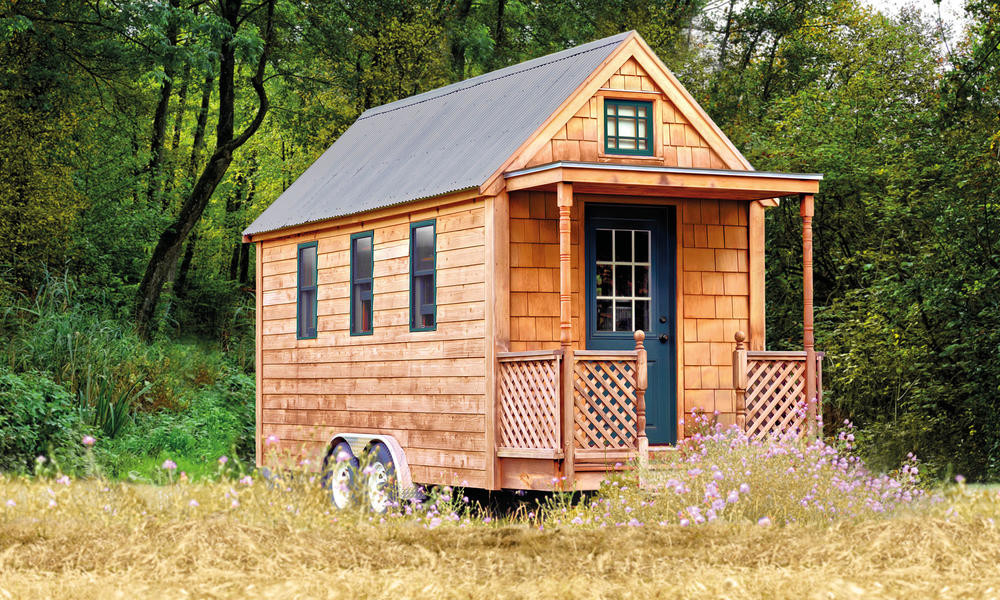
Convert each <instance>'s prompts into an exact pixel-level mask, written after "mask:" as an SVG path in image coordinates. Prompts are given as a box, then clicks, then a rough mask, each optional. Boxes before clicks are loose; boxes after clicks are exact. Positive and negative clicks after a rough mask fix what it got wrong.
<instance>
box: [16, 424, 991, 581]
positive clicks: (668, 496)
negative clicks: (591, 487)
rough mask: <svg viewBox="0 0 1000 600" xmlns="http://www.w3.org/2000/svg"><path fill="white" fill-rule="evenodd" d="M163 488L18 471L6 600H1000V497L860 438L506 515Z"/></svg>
mask: <svg viewBox="0 0 1000 600" xmlns="http://www.w3.org/2000/svg"><path fill="white" fill-rule="evenodd" d="M91 441H92V440H91ZM838 444H839V445H838ZM43 464H44V463H43ZM640 474H641V476H642V478H643V481H644V484H643V485H642V486H639V485H637V484H638V478H637V475H640ZM160 475H161V477H159V479H160V481H159V485H152V484H148V483H147V484H136V483H123V482H110V481H107V480H105V479H102V478H92V479H86V480H71V479H70V478H68V477H65V476H62V475H61V474H60V473H58V470H57V469H50V470H48V471H46V470H45V469H44V468H40V472H39V473H38V474H36V476H34V477H18V478H12V477H3V476H0V598H113V597H123V598H186V597H190V598H246V597H251V598H255V597H268V598H608V599H620V598H732V599H736V598H789V599H792V598H794V599H802V598H806V599H811V598H816V599H831V598H832V599H838V598H866V599H867V598H876V599H878V598H906V599H907V600H914V599H919V598H974V599H985V598H1000V567H998V565H1000V529H998V523H1000V489H998V488H996V487H992V488H991V487H974V486H967V485H965V484H964V483H961V482H960V483H958V484H953V485H950V486H948V487H945V488H937V489H928V488H927V487H926V486H922V485H921V484H920V481H919V466H918V462H917V461H916V459H913V458H911V459H910V461H909V462H908V463H906V464H904V465H902V466H901V467H900V468H899V469H898V470H896V471H894V472H892V473H888V474H884V475H876V474H872V473H870V472H868V471H867V469H865V467H864V465H863V464H861V462H860V461H858V460H857V459H856V458H855V457H853V456H852V455H851V454H850V436H849V434H845V435H842V436H840V438H839V441H835V442H833V443H832V445H831V444H827V443H824V442H822V441H815V442H811V443H808V444H806V443H803V442H800V441H798V440H796V439H791V438H789V439H786V440H780V441H770V442H760V441H758V440H748V439H746V438H745V437H744V436H743V435H742V434H739V433H734V432H724V431H722V430H716V431H715V432H708V433H706V434H705V435H700V434H699V435H696V436H694V437H693V438H691V439H689V440H687V441H685V442H684V444H683V445H682V446H681V447H679V449H678V451H677V452H676V453H673V454H671V456H669V457H667V458H666V459H664V461H663V462H662V463H655V464H653V465H651V468H650V469H648V470H645V469H640V470H639V471H631V472H627V473H625V474H623V475H620V476H615V477H612V478H611V480H610V481H608V482H607V483H606V485H605V486H604V487H603V488H602V489H601V491H600V492H598V493H596V494H593V495H589V496H587V497H584V498H582V499H577V501H571V499H572V498H571V497H572V495H571V494H568V493H567V494H555V495H553V496H549V497H547V500H546V501H545V502H544V503H539V502H538V501H537V500H536V501H535V504H521V505H520V506H517V507H515V508H513V509H508V510H506V511H504V512H498V511H492V512H491V511H488V510H486V509H483V508H481V507H480V505H479V504H478V503H477V501H476V500H475V499H473V500H472V501H470V500H469V499H468V498H467V497H464V496H463V495H462V492H461V490H452V489H450V488H442V489H435V490H432V491H431V494H430V497H429V498H428V499H427V500H426V501H425V502H423V503H422V504H414V503H407V502H404V503H402V505H401V506H399V507H398V508H396V509H393V510H392V511H390V513H389V514H387V515H385V516H381V517H380V516H374V515H371V514H370V513H367V512H365V511H363V510H360V509H354V510H346V511H336V510H334V509H333V508H332V507H331V504H330V501H329V496H328V493H327V492H325V491H324V490H322V489H321V488H320V486H319V485H318V482H317V481H316V477H315V476H310V475H301V474H299V475H295V474H293V475H291V476H289V477H286V478H285V479H274V480H270V481H267V480H263V479H262V478H261V477H260V476H259V474H257V473H256V472H254V473H248V472H246V471H244V470H243V467H241V466H239V465H234V464H233V461H226V460H225V459H220V461H219V463H218V466H217V469H216V472H215V474H214V475H213V476H212V477H209V478H206V479H204V480H202V481H198V482H190V481H187V479H186V478H185V477H181V476H180V475H179V474H177V473H176V465H174V464H173V463H172V462H170V461H166V462H165V463H164V465H163V470H162V471H161V473H160Z"/></svg>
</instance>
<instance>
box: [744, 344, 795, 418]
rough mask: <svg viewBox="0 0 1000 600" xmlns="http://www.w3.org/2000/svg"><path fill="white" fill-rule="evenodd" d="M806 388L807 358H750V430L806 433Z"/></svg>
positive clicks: (748, 409) (748, 390) (748, 386)
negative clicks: (805, 359) (804, 359)
mask: <svg viewBox="0 0 1000 600" xmlns="http://www.w3.org/2000/svg"><path fill="white" fill-rule="evenodd" d="M805 388H806V363H805V361H802V360H752V359H751V360H748V361H747V390H746V410H747V420H746V428H747V429H746V430H747V434H748V435H750V436H759V435H771V434H775V433H778V434H780V433H784V432H786V431H794V430H797V431H798V432H799V434H800V435H801V434H803V433H805V430H806V417H805V408H804V407H805V404H804V402H805Z"/></svg>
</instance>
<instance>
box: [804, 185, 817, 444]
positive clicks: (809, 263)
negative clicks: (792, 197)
mask: <svg viewBox="0 0 1000 600" xmlns="http://www.w3.org/2000/svg"><path fill="white" fill-rule="evenodd" d="M801 200H802V201H801V206H800V210H799V213H800V214H801V216H802V345H803V346H804V347H805V351H806V402H807V403H808V412H807V418H808V419H809V424H808V427H807V431H808V432H809V433H810V434H812V435H822V432H817V431H816V338H815V334H814V331H813V232H812V220H813V214H814V212H815V205H814V202H813V195H812V194H802V198H801Z"/></svg>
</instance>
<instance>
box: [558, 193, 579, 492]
mask: <svg viewBox="0 0 1000 600" xmlns="http://www.w3.org/2000/svg"><path fill="white" fill-rule="evenodd" d="M556 205H557V206H558V207H559V347H560V348H561V349H562V353H563V375H562V391H563V432H562V437H563V475H564V476H565V477H566V481H565V485H567V486H571V485H572V484H573V471H574V470H573V426H574V422H575V417H574V415H573V367H574V360H573V348H572V344H573V313H572V294H573V280H572V274H571V271H570V265H571V262H570V258H571V257H570V252H571V247H572V246H571V237H570V234H571V233H572V221H571V220H570V209H572V207H573V184H572V183H567V182H565V181H560V182H559V183H558V184H557V186H556Z"/></svg>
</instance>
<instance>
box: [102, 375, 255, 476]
mask: <svg viewBox="0 0 1000 600" xmlns="http://www.w3.org/2000/svg"><path fill="white" fill-rule="evenodd" d="M253 402H254V382H253V379H252V378H250V377H247V376H246V375H243V374H241V373H235V372H231V373H229V374H227V375H225V376H223V377H221V378H219V379H218V381H216V382H215V383H214V384H213V385H209V386H204V387H201V388H199V389H197V390H193V391H192V392H191V393H190V394H189V395H188V396H187V398H186V399H185V404H184V405H183V407H182V408H181V410H176V411H175V410H159V411H155V412H140V413H137V414H136V416H135V425H134V426H133V427H130V428H128V429H127V430H125V432H124V433H123V435H121V436H119V437H117V438H115V439H114V440H110V441H108V442H107V443H104V444H101V445H99V446H98V450H97V457H98V460H99V462H100V464H101V466H102V468H103V469H104V470H105V471H106V472H107V473H108V474H109V475H111V476H114V477H127V476H129V475H130V473H131V474H132V476H135V477H140V478H152V477H155V475H156V473H157V472H158V471H159V470H160V465H161V464H162V462H163V461H164V460H165V459H167V458H169V459H171V460H174V461H176V463H177V464H178V468H179V469H180V470H182V471H186V472H187V473H188V474H189V475H190V476H199V475H205V474H208V473H210V472H212V471H213V470H214V469H215V461H216V459H218V458H219V457H220V456H223V455H225V456H236V457H239V458H240V460H242V461H244V462H251V463H252V462H253V451H254V412H253V407H254V404H253Z"/></svg>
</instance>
